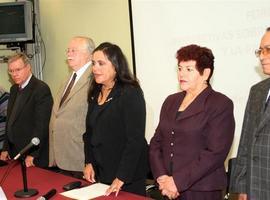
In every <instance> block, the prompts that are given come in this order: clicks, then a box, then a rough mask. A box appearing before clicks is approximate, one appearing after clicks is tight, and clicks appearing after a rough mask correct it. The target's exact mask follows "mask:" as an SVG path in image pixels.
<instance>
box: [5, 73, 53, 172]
mask: <svg viewBox="0 0 270 200" xmlns="http://www.w3.org/2000/svg"><path fill="white" fill-rule="evenodd" d="M19 92H20V93H21V94H20V101H19V102H17V103H18V104H17V106H16V107H15V106H14V103H15V101H16V98H17V96H18V94H19ZM52 104H53V98H52V94H51V91H50V88H49V87H48V85H47V84H46V83H44V82H42V81H40V80H38V79H37V78H35V77H34V76H33V75H32V77H31V79H30V81H29V83H28V84H27V86H26V87H25V88H24V89H23V90H22V91H19V90H18V85H17V84H15V85H13V86H12V87H11V88H10V98H9V102H8V109H7V123H6V140H5V142H4V147H3V150H7V151H8V152H9V155H10V156H11V157H14V156H15V155H16V154H17V153H18V152H19V151H20V150H21V149H23V148H24V147H25V146H26V145H27V144H28V143H30V141H31V139H32V138H33V137H38V138H39V139H40V144H39V146H38V147H36V148H33V149H32V150H31V151H30V152H29V155H31V156H33V157H34V164H35V165H37V166H40V167H47V166H48V133H49V132H48V129H49V120H50V115H51V109H52ZM11 112H14V113H13V114H12V115H13V117H12V118H11Z"/></svg>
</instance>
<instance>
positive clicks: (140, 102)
mask: <svg viewBox="0 0 270 200" xmlns="http://www.w3.org/2000/svg"><path fill="white" fill-rule="evenodd" d="M92 65H93V66H92V70H93V77H94V79H93V81H92V82H91V83H90V88H89V94H88V101H89V107H88V113H87V118H86V133H85V134H84V149H85V164H86V167H85V169H84V177H85V179H86V180H88V181H90V182H95V181H99V182H101V183H105V184H109V185H110V188H109V189H108V190H107V191H106V195H109V194H110V193H112V192H115V194H116V195H117V194H118V192H119V191H120V189H122V190H124V191H128V192H132V193H136V194H141V195H145V177H146V173H147V142H146V140H145V136H144V134H145V115H146V111H145V101H144V97H143V92H142V90H141V88H140V86H139V83H138V81H137V80H136V79H135V78H134V77H133V76H132V75H131V73H130V71H129V67H128V63H127V60H126V58H125V56H124V54H123V53H122V51H121V49H120V48H119V47H118V46H117V45H114V44H111V43H107V42H106V43H102V44H100V45H99V46H98V47H97V48H96V49H95V50H94V52H93V58H92Z"/></svg>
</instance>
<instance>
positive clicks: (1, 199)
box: [0, 186, 7, 200]
mask: <svg viewBox="0 0 270 200" xmlns="http://www.w3.org/2000/svg"><path fill="white" fill-rule="evenodd" d="M0 200H7V197H6V195H5V193H4V191H3V189H2V187H1V186H0Z"/></svg>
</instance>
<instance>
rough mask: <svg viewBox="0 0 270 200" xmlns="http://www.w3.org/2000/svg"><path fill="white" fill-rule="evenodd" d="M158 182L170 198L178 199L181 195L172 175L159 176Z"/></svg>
mask: <svg viewBox="0 0 270 200" xmlns="http://www.w3.org/2000/svg"><path fill="white" fill-rule="evenodd" d="M157 182H158V184H159V189H160V190H161V193H162V195H164V196H167V197H168V198H169V199H176V198H177V197H178V196H179V195H180V194H179V192H178V190H177V187H176V185H175V182H174V180H173V177H172V176H167V175H162V176H160V177H158V179H157Z"/></svg>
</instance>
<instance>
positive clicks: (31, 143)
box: [14, 137, 40, 160]
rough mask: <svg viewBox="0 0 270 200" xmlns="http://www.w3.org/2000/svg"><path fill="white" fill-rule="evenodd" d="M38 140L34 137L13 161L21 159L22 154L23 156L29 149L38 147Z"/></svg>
mask: <svg viewBox="0 0 270 200" xmlns="http://www.w3.org/2000/svg"><path fill="white" fill-rule="evenodd" d="M39 142H40V140H39V139H38V138H37V137H34V138H33V139H32V140H31V142H30V143H29V144H28V145H26V146H25V147H24V148H23V149H22V150H21V151H20V152H19V153H18V154H17V155H16V156H15V157H14V160H17V159H18V158H19V157H21V156H22V155H23V154H25V153H26V152H27V151H28V150H29V149H31V148H32V147H33V146H37V145H39Z"/></svg>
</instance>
